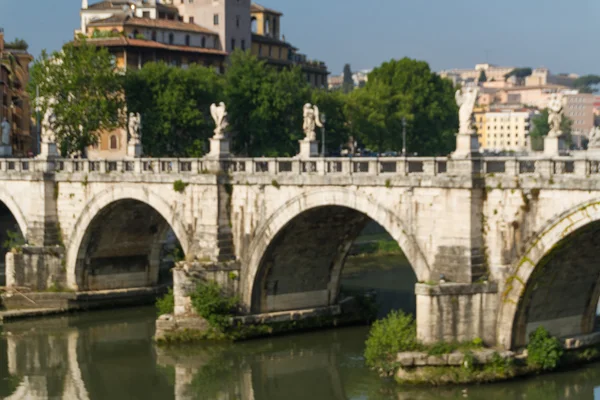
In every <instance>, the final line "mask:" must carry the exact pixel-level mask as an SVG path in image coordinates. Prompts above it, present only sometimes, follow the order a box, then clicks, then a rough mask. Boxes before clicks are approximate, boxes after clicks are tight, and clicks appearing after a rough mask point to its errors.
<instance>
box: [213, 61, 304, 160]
mask: <svg viewBox="0 0 600 400" xmlns="http://www.w3.org/2000/svg"><path fill="white" fill-rule="evenodd" d="M224 97H225V103H226V104H227V110H228V113H229V116H230V118H229V123H230V125H231V130H232V132H234V134H235V140H234V142H233V151H234V152H235V153H237V154H241V155H247V156H252V157H255V156H267V157H274V156H291V155H295V154H296V153H297V152H298V150H297V146H298V142H297V141H298V140H300V139H302V138H303V137H304V135H303V133H302V118H303V117H302V106H303V105H304V104H305V103H307V102H308V101H309V100H310V87H309V86H308V84H307V83H306V78H305V77H304V74H303V73H302V71H301V70H300V68H292V69H284V70H281V71H277V70H275V69H274V68H271V67H269V66H267V65H266V63H265V62H264V61H260V60H258V59H257V58H256V57H255V56H253V55H251V54H250V52H242V51H239V50H238V51H234V52H233V53H232V54H231V56H230V65H229V67H228V68H227V72H226V73H225V91H224Z"/></svg>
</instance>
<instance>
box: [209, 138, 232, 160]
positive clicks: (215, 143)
mask: <svg viewBox="0 0 600 400" xmlns="http://www.w3.org/2000/svg"><path fill="white" fill-rule="evenodd" d="M230 155H231V153H230V151H229V139H225V138H220V139H215V138H210V152H209V153H208V154H207V157H209V158H227V157H229V156H230Z"/></svg>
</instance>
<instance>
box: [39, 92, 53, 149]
mask: <svg viewBox="0 0 600 400" xmlns="http://www.w3.org/2000/svg"><path fill="white" fill-rule="evenodd" d="M55 123H56V114H54V102H53V101H49V102H48V105H47V107H46V112H45V113H44V118H43V119H42V126H41V128H42V131H41V139H42V142H44V143H54V142H55V141H56V134H55V133H54V124H55Z"/></svg>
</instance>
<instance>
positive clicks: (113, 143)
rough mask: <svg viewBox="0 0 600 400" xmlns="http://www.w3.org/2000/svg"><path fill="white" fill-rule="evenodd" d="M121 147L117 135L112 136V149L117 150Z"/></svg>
mask: <svg viewBox="0 0 600 400" xmlns="http://www.w3.org/2000/svg"><path fill="white" fill-rule="evenodd" d="M118 147H119V143H118V141H117V135H112V136H111V137H110V149H111V150H116V149H117V148H118Z"/></svg>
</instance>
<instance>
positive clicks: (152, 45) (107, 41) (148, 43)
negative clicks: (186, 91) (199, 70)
mask: <svg viewBox="0 0 600 400" xmlns="http://www.w3.org/2000/svg"><path fill="white" fill-rule="evenodd" d="M87 43H89V44H92V45H96V46H102V47H128V46H130V47H144V48H149V49H158V50H171V51H181V52H186V53H200V54H217V55H223V56H225V55H227V52H225V51H222V50H217V49H209V48H205V47H193V46H178V45H172V44H164V43H159V42H155V41H153V40H144V39H132V38H126V37H123V36H118V37H112V38H98V39H87Z"/></svg>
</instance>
